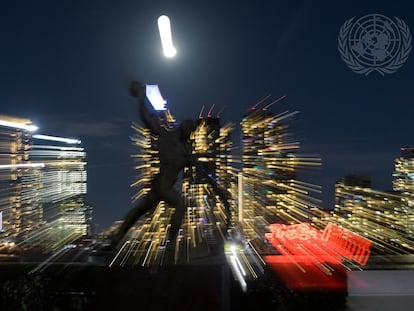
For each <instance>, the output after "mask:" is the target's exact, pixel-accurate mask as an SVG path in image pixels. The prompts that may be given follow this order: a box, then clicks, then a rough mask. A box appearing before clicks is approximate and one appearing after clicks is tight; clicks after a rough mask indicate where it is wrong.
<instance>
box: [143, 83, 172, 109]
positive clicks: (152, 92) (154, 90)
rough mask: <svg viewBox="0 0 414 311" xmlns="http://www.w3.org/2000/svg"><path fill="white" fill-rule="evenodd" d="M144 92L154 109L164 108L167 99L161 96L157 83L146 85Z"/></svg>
mask: <svg viewBox="0 0 414 311" xmlns="http://www.w3.org/2000/svg"><path fill="white" fill-rule="evenodd" d="M145 93H146V96H147V98H148V100H149V101H150V103H151V105H152V106H153V107H154V109H155V110H166V109H167V108H166V107H165V105H166V104H167V101H166V100H165V99H164V98H163V97H162V95H161V92H160V89H159V88H158V85H148V84H147V85H146V87H145Z"/></svg>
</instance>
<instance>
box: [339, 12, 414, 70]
mask: <svg viewBox="0 0 414 311" xmlns="http://www.w3.org/2000/svg"><path fill="white" fill-rule="evenodd" d="M354 18H355V17H352V18H350V19H348V20H346V21H345V23H344V24H343V25H342V27H341V28H340V30H339V36H338V50H339V53H340V54H341V58H342V60H343V61H344V62H345V63H346V65H347V66H348V67H349V68H351V69H352V70H353V71H354V72H355V73H358V74H365V75H366V76H367V75H369V74H370V73H371V72H373V71H378V72H379V73H380V74H381V75H384V74H386V73H394V72H396V71H397V70H398V69H399V68H400V67H401V66H402V65H403V64H404V63H405V61H406V60H407V58H408V55H409V54H410V51H411V33H410V29H409V28H408V26H407V24H406V23H404V21H402V20H401V19H399V18H398V17H396V16H394V18H395V20H396V21H397V23H396V24H397V26H398V29H399V30H400V32H401V37H402V48H401V50H400V52H399V53H398V54H397V55H395V56H394V59H393V60H392V61H391V62H389V63H388V64H387V65H386V66H383V67H366V66H363V65H361V64H360V63H359V62H358V60H357V59H355V58H354V57H353V55H352V53H351V51H350V49H349V44H348V34H349V31H350V30H351V27H352V26H353V23H352V21H353V20H354Z"/></svg>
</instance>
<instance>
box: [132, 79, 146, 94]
mask: <svg viewBox="0 0 414 311" xmlns="http://www.w3.org/2000/svg"><path fill="white" fill-rule="evenodd" d="M145 91H146V88H145V84H142V83H141V82H138V81H132V82H131V85H130V86H129V95H131V96H133V97H137V98H142V97H144V96H145Z"/></svg>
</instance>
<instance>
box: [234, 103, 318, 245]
mask: <svg viewBox="0 0 414 311" xmlns="http://www.w3.org/2000/svg"><path fill="white" fill-rule="evenodd" d="M296 113H297V112H293V113H289V112H284V113H281V114H274V113H271V112H269V111H267V110H266V109H262V110H250V112H249V114H248V115H246V116H245V117H244V118H243V120H242V122H241V126H242V135H243V136H242V143H243V153H242V179H241V180H240V179H239V181H240V182H241V183H242V185H243V186H242V191H243V195H242V196H241V197H240V198H239V201H242V204H241V205H240V203H239V206H242V208H239V220H240V221H241V222H242V224H243V228H244V231H245V233H246V234H247V236H248V237H249V238H255V237H257V236H264V234H265V232H266V230H267V225H268V224H269V223H285V224H293V223H297V222H301V221H309V222H310V221H311V219H312V217H311V215H312V208H318V206H317V205H318V200H316V199H313V198H312V197H311V196H310V193H312V192H319V188H318V187H316V186H314V185H311V184H308V183H305V182H302V181H300V180H298V169H299V168H300V167H303V166H318V165H320V159H319V158H316V157H304V156H298V155H297V154H296V152H295V151H296V150H297V149H298V148H299V143H298V142H296V141H295V140H294V139H293V138H292V132H291V130H290V128H289V125H290V123H289V120H290V119H291V118H292V117H293V116H294V115H295V114H296Z"/></svg>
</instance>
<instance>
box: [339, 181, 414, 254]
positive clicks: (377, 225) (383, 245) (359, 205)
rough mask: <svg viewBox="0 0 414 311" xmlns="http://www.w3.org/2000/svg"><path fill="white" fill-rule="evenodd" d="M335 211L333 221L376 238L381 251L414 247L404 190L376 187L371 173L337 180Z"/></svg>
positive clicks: (390, 252) (375, 245)
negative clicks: (403, 196) (407, 222)
mask: <svg viewBox="0 0 414 311" xmlns="http://www.w3.org/2000/svg"><path fill="white" fill-rule="evenodd" d="M332 215H333V217H332V219H331V220H332V221H333V222H335V223H337V224H339V225H341V226H342V227H344V228H346V229H348V230H350V231H352V232H354V233H357V234H359V235H361V236H364V237H366V238H368V239H370V240H371V241H373V242H374V243H373V250H374V251H375V252H377V253H380V254H393V253H407V252H412V251H413V250H414V243H413V242H414V241H413V240H412V239H410V238H409V237H408V236H407V235H406V221H405V219H406V218H405V217H406V216H405V209H404V206H403V200H402V196H401V194H400V193H399V192H396V191H380V190H376V189H373V188H372V187H371V180H370V178H369V177H367V176H361V175H349V176H345V177H344V178H343V179H341V180H340V181H338V182H337V183H336V185H335V209H334V212H333V213H332Z"/></svg>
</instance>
